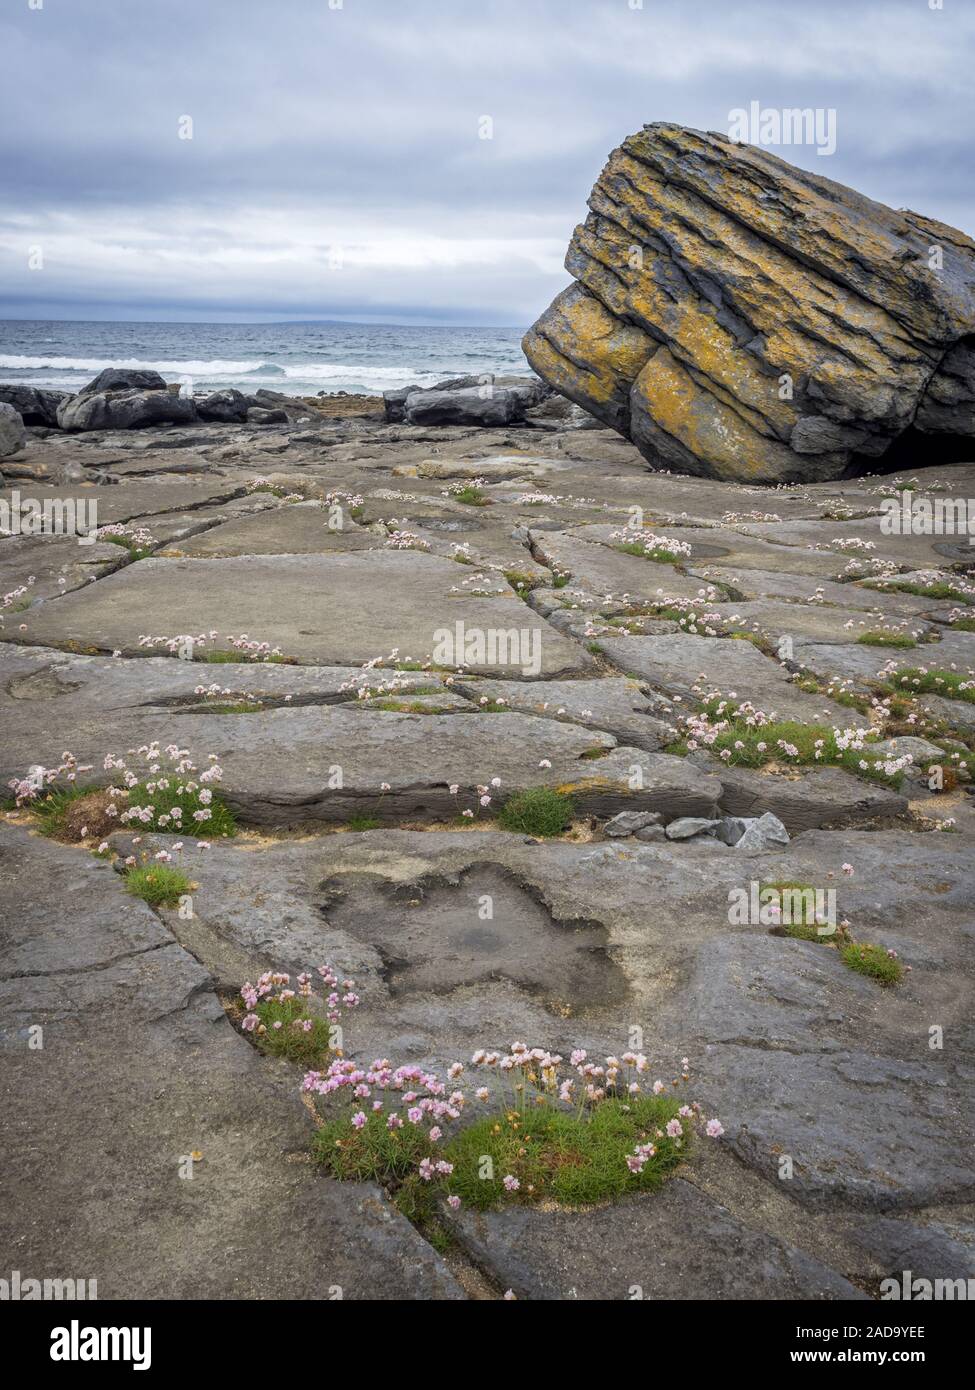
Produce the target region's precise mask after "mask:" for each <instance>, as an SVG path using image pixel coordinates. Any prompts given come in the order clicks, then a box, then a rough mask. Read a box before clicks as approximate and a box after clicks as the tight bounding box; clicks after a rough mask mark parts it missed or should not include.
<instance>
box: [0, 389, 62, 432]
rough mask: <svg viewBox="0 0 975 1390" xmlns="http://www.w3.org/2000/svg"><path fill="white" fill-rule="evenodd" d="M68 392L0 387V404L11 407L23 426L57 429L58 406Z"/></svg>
mask: <svg viewBox="0 0 975 1390" xmlns="http://www.w3.org/2000/svg"><path fill="white" fill-rule="evenodd" d="M70 398H71V392H70V391H47V390H42V389H41V388H40V387H39V386H0V402H5V403H6V404H7V405H12V406H13V408H14V410H16V411H17V413H18V415H20V417H21V419H22V420H23V422H24V424H25V425H34V426H42V427H43V426H46V427H47V428H48V429H57V427H58V406H59V405H60V404H61V403H62V401H66V400H70Z"/></svg>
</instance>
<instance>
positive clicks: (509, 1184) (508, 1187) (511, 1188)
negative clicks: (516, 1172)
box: [502, 1173, 521, 1192]
mask: <svg viewBox="0 0 975 1390" xmlns="http://www.w3.org/2000/svg"><path fill="white" fill-rule="evenodd" d="M502 1182H503V1183H504V1190H505V1191H506V1192H517V1191H518V1189H519V1187H521V1183H520V1182H519V1181H518V1179H517V1178H515V1177H512V1175H511V1174H510V1173H508V1174H507V1176H506V1177H504V1178H503V1179H502Z"/></svg>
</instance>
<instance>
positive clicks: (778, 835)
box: [735, 811, 789, 851]
mask: <svg viewBox="0 0 975 1390" xmlns="http://www.w3.org/2000/svg"><path fill="white" fill-rule="evenodd" d="M788 843H789V832H788V830H786V828H785V826H784V825H783V824H782V822H781V821H780V820H779V818H778V816H773V815H772V812H771V811H766V812H765V814H764V816H759V817H758V819H757V820H752V821H750V822H749V824H748V828H747V830H746V831H745V833H744V834H743V835H742V837H741V838H740V839H739V840H738V841H737V842H736V844H735V849H744V850H751V851H754V850H760V849H771V848H772V847H773V846H774V845H787V844H788Z"/></svg>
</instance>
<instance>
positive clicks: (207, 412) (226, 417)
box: [196, 387, 248, 424]
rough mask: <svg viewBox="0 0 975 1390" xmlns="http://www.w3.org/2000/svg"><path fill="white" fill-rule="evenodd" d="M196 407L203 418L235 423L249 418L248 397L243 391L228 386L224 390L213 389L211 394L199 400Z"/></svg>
mask: <svg viewBox="0 0 975 1390" xmlns="http://www.w3.org/2000/svg"><path fill="white" fill-rule="evenodd" d="M196 409H197V414H198V415H199V417H200V419H201V420H217V421H221V422H222V423H224V424H234V423H235V422H237V421H240V420H246V419H247V410H248V398H247V397H246V396H245V395H244V393H243V392H242V391H235V390H234V389H233V387H228V388H226V389H225V390H223V391H211V393H210V395H209V396H205V397H204V398H203V400H201V401H197V403H196Z"/></svg>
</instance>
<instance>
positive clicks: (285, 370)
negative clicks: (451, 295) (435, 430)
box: [0, 320, 527, 395]
mask: <svg viewBox="0 0 975 1390" xmlns="http://www.w3.org/2000/svg"><path fill="white" fill-rule="evenodd" d="M520 338H521V330H520V329H515V328H511V329H507V328H419V327H418V328H414V327H406V326H398V325H372V324H368V325H365V324H135V323H75V322H57V323H53V322H49V323H33V322H28V321H12V320H8V321H3V322H0V381H5V382H12V383H20V384H23V385H31V386H46V387H52V388H59V389H61V390H67V391H71V390H78V389H79V388H80V387H82V386H84V385H86V384H87V383H88V382H89V381H90V380H91V379H92V377H93V376H95V375H97V373H98V372H101V371H103V370H104V369H105V368H107V367H125V368H129V369H132V370H142V371H156V372H159V373H160V374H161V375H163V376H164V377H166V378H167V380H170V381H179V382H183V383H186V384H187V385H190V386H192V388H193V389H195V390H207V389H216V388H219V387H229V386H236V387H238V388H239V389H241V390H244V391H255V390H257V389H259V388H260V387H262V386H264V387H267V388H269V389H273V390H276V391H282V392H285V393H286V394H289V395H312V394H314V393H315V392H317V391H326V392H334V391H366V392H378V391H384V390H391V389H394V388H395V387H397V386H408V385H411V384H414V383H415V384H416V385H418V386H431V385H433V384H434V383H435V382H436V381H439V380H442V379H443V378H444V377H449V376H460V375H468V374H470V375H479V374H482V373H488V372H525V371H527V364H526V362H525V359H524V356H523V355H522V352H521V346H520ZM241 348H243V349H244V351H240V349H241ZM201 349H202V350H201ZM234 349H237V351H234ZM248 349H250V351H248Z"/></svg>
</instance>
